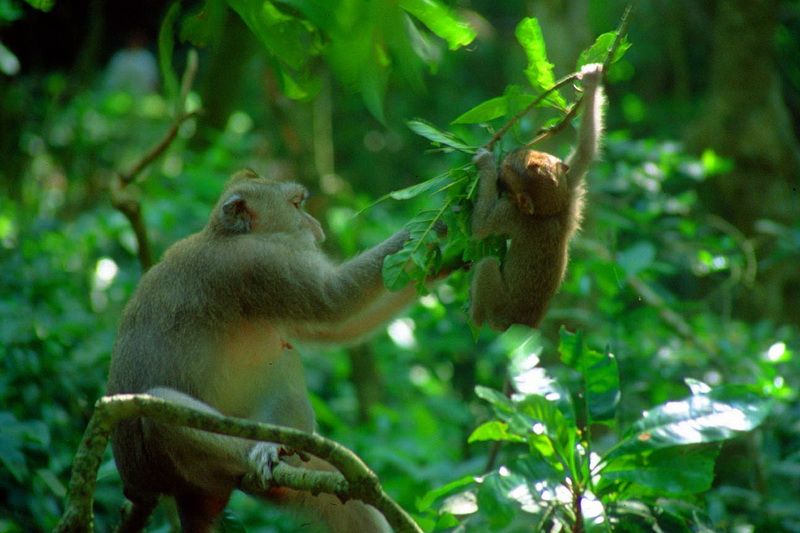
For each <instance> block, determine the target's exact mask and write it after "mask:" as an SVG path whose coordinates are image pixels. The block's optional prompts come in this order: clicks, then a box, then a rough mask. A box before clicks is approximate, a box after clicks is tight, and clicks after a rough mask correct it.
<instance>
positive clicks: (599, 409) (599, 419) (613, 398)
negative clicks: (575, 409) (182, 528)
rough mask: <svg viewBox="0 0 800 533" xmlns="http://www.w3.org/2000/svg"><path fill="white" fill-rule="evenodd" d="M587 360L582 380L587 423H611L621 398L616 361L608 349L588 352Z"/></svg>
mask: <svg viewBox="0 0 800 533" xmlns="http://www.w3.org/2000/svg"><path fill="white" fill-rule="evenodd" d="M588 359H589V361H588V362H587V365H586V370H585V372H583V379H584V383H585V387H586V394H585V398H586V404H587V405H586V406H587V413H588V415H589V421H590V422H594V423H610V422H613V420H614V418H615V417H616V414H617V406H618V405H619V400H620V398H621V393H620V388H619V366H618V365H617V360H616V358H615V357H614V354H612V353H611V351H610V348H606V351H605V353H600V352H596V351H594V350H590V351H589V357H588Z"/></svg>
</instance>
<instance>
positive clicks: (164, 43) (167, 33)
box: [158, 2, 183, 112]
mask: <svg viewBox="0 0 800 533" xmlns="http://www.w3.org/2000/svg"><path fill="white" fill-rule="evenodd" d="M180 7H181V6H180V2H173V4H172V5H171V6H170V7H169V9H168V10H167V14H166V15H165V16H164V20H163V21H162V22H161V28H160V29H159V31H158V63H159V67H160V69H161V78H162V79H163V80H164V93H165V94H166V96H167V99H168V100H169V101H170V102H177V101H178V98H179V97H180V87H179V85H178V77H177V76H176V75H175V69H174V68H173V66H172V53H173V51H174V49H175V41H174V35H175V21H176V20H177V18H178V14H179V13H180ZM182 111H183V110H179V112H182Z"/></svg>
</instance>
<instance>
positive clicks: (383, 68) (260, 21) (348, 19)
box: [188, 0, 475, 118]
mask: <svg viewBox="0 0 800 533" xmlns="http://www.w3.org/2000/svg"><path fill="white" fill-rule="evenodd" d="M220 1H221V0H208V1H207V3H206V6H207V7H209V6H211V5H212V4H214V5H218V4H219V2H220ZM227 4H228V5H229V6H230V7H231V8H232V9H233V10H234V11H236V12H237V13H238V14H239V16H241V17H242V20H244V21H245V23H246V24H247V26H248V27H249V28H250V30H251V31H252V32H253V34H254V35H255V36H256V37H258V39H259V40H260V41H261V43H262V44H263V45H264V46H265V48H266V49H267V50H268V51H269V53H270V56H271V57H272V59H273V60H274V68H275V69H276V71H277V73H278V78H279V80H280V81H281V85H282V90H283V91H284V93H286V94H287V95H288V96H290V97H292V98H299V99H305V98H310V97H312V96H314V94H315V93H316V91H317V89H318V87H319V80H318V79H317V78H316V77H315V76H314V75H313V73H312V72H313V68H312V67H313V63H314V61H315V60H316V59H317V58H318V57H324V58H325V59H326V61H327V62H328V64H329V65H330V67H331V70H332V71H333V73H334V74H335V75H336V77H337V78H338V79H339V80H340V81H341V82H342V83H344V84H345V85H346V86H348V87H351V88H353V89H356V90H358V91H360V92H361V94H362V96H363V98H364V102H365V104H366V106H367V107H368V108H369V110H370V111H371V112H372V113H373V114H374V115H375V116H376V117H378V118H382V117H383V100H384V97H385V95H386V89H387V87H388V83H389V79H390V78H391V77H392V76H394V75H397V76H398V77H400V78H402V79H404V80H405V81H407V82H409V83H411V84H412V85H414V86H420V85H421V84H422V70H423V68H424V67H425V66H427V67H428V68H430V69H434V68H435V66H436V59H435V58H436V57H437V54H435V53H433V52H432V51H433V49H434V48H435V46H436V44H435V43H434V42H433V41H432V40H431V37H430V36H429V34H426V33H425V32H423V31H422V30H421V29H420V26H421V27H424V28H427V29H428V30H429V31H430V32H431V33H432V34H434V35H437V36H438V37H440V38H442V39H443V40H444V41H445V42H446V43H447V46H448V48H450V49H451V50H454V49H457V48H459V47H461V46H464V45H467V44H469V43H470V42H472V40H473V39H474V38H475V32H474V30H473V29H472V28H470V27H469V26H468V25H467V24H465V23H464V22H462V21H461V20H459V19H458V18H457V17H456V16H455V15H454V14H453V12H452V11H450V10H449V9H448V8H447V7H446V6H445V4H443V3H442V2H440V1H439V0H402V1H400V2H393V1H389V0H375V1H371V2H363V1H360V0H280V1H270V0H227ZM204 11H205V10H204ZM209 12H212V13H213V12H215V11H214V10H213V9H209ZM418 24H419V26H418ZM200 26H201V24H200V19H198V18H195V19H194V20H193V26H192V28H191V32H189V33H188V35H198V36H203V37H204V39H203V41H207V40H213V39H209V38H208V36H207V35H206V32H204V31H203V29H202V28H201V27H200Z"/></svg>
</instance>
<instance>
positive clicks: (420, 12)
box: [399, 0, 475, 50]
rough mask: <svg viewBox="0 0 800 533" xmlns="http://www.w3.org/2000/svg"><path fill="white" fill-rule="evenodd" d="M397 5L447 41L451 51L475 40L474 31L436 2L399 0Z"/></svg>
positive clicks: (430, 0)
mask: <svg viewBox="0 0 800 533" xmlns="http://www.w3.org/2000/svg"><path fill="white" fill-rule="evenodd" d="M399 5H400V7H401V8H403V9H405V10H406V11H408V12H409V13H411V14H412V15H414V17H416V18H417V19H419V20H420V21H421V22H422V23H423V24H425V26H427V27H428V28H429V29H430V30H431V31H432V32H433V33H435V34H436V35H438V36H439V37H441V38H442V39H444V40H445V41H447V45H448V47H449V48H450V49H451V50H455V49H457V48H460V47H462V46H466V45H468V44H469V43H471V42H472V41H473V40H474V39H475V30H474V29H472V27H470V26H469V25H468V24H466V23H465V22H463V21H461V20H459V18H458V17H457V16H455V15H454V14H453V13H452V11H451V10H450V9H449V8H448V7H447V6H446V5H444V4H443V3H441V2H439V1H438V0H400V2H399Z"/></svg>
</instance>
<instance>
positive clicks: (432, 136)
mask: <svg viewBox="0 0 800 533" xmlns="http://www.w3.org/2000/svg"><path fill="white" fill-rule="evenodd" d="M406 126H408V127H409V129H411V131H413V132H414V133H416V134H417V135H420V136H422V137H425V138H426V139H428V140H429V141H431V142H433V143H434V144H436V145H445V146H449V147H450V148H454V149H455V150H458V151H461V152H473V151H475V149H474V148H473V147H471V146H469V145H468V144H467V143H466V142H464V141H463V140H461V139H460V138H459V137H458V136H456V135H455V134H453V133H450V132H445V131H442V130H440V129H439V128H437V127H436V126H434V125H433V124H431V123H430V122H427V121H425V120H423V119H420V118H417V119H414V120H409V121H408V122H406Z"/></svg>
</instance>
